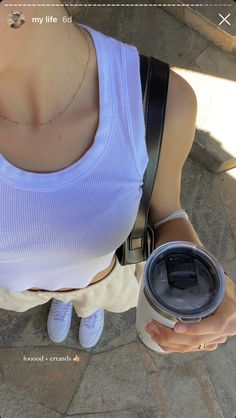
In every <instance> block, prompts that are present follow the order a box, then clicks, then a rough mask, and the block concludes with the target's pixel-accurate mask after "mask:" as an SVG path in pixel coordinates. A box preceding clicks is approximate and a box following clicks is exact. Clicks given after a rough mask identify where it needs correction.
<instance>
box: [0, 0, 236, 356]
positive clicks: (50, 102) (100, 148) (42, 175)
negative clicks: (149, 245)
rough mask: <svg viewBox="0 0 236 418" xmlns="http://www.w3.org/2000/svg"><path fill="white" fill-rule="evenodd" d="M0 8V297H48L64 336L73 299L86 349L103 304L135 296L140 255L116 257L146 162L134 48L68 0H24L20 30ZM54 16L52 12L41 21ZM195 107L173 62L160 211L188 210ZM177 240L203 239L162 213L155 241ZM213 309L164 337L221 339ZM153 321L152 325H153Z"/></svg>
mask: <svg viewBox="0 0 236 418" xmlns="http://www.w3.org/2000/svg"><path fill="white" fill-rule="evenodd" d="M29 3H30V2H29ZM56 3H58V5H59V0H58V2H56ZM53 4H55V1H54V2H53ZM1 8H2V10H1V21H0V25H1V27H0V30H1V34H3V35H2V38H1V40H0V92H1V93H0V150H1V156H0V193H1V206H0V222H1V224H0V226H1V238H0V245H1V258H0V271H1V275H0V307H1V308H2V309H9V310H14V311H17V312H22V311H25V310H27V309H30V308H32V307H34V306H37V305H39V304H43V303H46V302H47V301H49V300H52V303H51V307H50V311H49V315H48V322H47V329H48V333H49V336H50V338H51V339H52V341H54V342H62V341H64V339H65V338H66V337H67V335H68V332H69V329H70V324H71V315H72V308H73V306H74V308H75V311H76V313H77V315H78V317H81V322H80V327H79V341H80V344H81V346H83V347H85V348H90V347H93V346H94V345H95V344H96V343H97V342H98V340H99V338H100V336H101V334H102V330H103V326H104V309H106V310H108V311H111V312H124V311H126V310H128V309H130V308H131V307H134V306H136V304H137V296H138V286H139V281H140V278H141V274H142V270H143V264H144V263H140V264H137V265H131V266H130V265H129V266H124V267H122V266H121V265H120V264H119V262H118V260H117V258H116V256H115V250H116V249H117V248H118V247H119V246H120V245H121V244H122V242H123V241H124V240H125V239H126V237H127V236H128V234H129V232H130V231H131V229H132V226H133V223H134V220H135V218H136V215H137V211H138V206H139V201H140V199H141V195H142V181H143V175H144V172H145V169H146V166H147V163H148V155H147V150H146V144H145V135H144V133H145V126H144V120H143V109H142V97H141V84H140V74H139V57H138V50H137V48H136V47H134V46H132V45H129V44H125V43H122V42H120V41H118V40H116V39H114V38H112V37H109V36H107V35H103V34H102V33H101V32H98V31H96V30H94V29H92V28H90V27H88V26H85V25H82V24H79V23H78V22H77V23H75V22H74V23H75V24H69V23H65V22H64V21H63V16H65V9H64V7H53V6H51V8H50V7H33V6H32V7H25V10H24V11H23V12H24V16H25V20H26V24H25V25H23V27H22V28H21V29H19V30H18V31H11V29H10V28H9V27H8V26H7V25H5V20H4V19H5V18H6V15H7V13H8V11H7V10H5V9H7V7H6V8H4V7H3V6H1ZM51 15H53V16H54V17H56V18H57V23H50V24H49V23H46V16H51ZM2 39H4V42H3V40H2ZM6 43H7V46H8V48H5V45H6ZM196 111H197V105H196V97H195V94H194V92H193V90H192V88H191V87H190V85H189V84H188V83H187V82H186V81H185V80H184V79H183V78H181V77H180V76H179V75H177V74H176V73H175V72H174V71H172V70H171V71H170V79H169V90H168V98H167V109H166V118H165V129H164V135H163V145H162V151H161V157H160V162H159V169H158V178H156V181H155V186H154V190H153V195H152V200H151V208H150V213H151V219H152V220H153V222H157V221H162V220H165V218H166V217H168V215H170V214H172V213H173V214H174V215H173V218H175V212H176V211H177V210H178V209H181V205H180V183H181V170H182V167H183V164H184V162H185V160H186V158H187V156H188V153H189V151H190V149H191V146H192V142H193V138H194V132H195V120H196ZM172 240H187V241H192V242H196V243H200V244H201V242H200V240H199V238H198V237H197V234H196V232H195V230H194V228H193V226H192V225H191V223H190V222H189V221H188V220H187V219H186V218H183V217H182V218H178V219H173V220H171V221H168V222H164V223H162V225H161V226H160V228H159V230H158V238H157V240H156V246H157V245H160V244H161V243H164V242H167V241H172ZM230 298H231V299H230ZM229 299H230V301H231V305H230V306H231V307H232V306H233V309H234V311H236V309H235V306H236V302H235V299H234V297H233V296H232V293H230V295H229V296H228V294H227V297H226V305H227V306H229ZM222 306H223V317H224V315H225V313H226V308H225V304H223V303H222ZM219 312H220V313H221V309H219ZM227 313H228V311H227ZM211 318H212V321H213V322H210V323H209V325H208V321H209V319H205V320H203V321H201V322H202V324H203V325H201V326H202V327H203V328H201V331H202V330H203V331H205V330H207V332H201V334H204V335H199V336H197V337H194V338H193V337H192V336H187V337H186V336H181V335H180V336H179V335H178V334H175V332H174V331H173V330H167V331H166V329H164V327H161V326H160V327H159V329H161V330H162V339H161V346H162V348H163V349H166V350H167V351H180V352H187V351H195V350H197V349H198V348H199V345H200V344H202V343H203V342H205V344H207V346H206V348H205V349H206V350H212V349H215V348H216V347H217V345H218V344H219V343H222V342H225V341H226V335H225V334H223V335H222V333H219V332H218V331H217V332H214V335H207V336H206V335H205V334H212V333H211V332H208V328H207V327H208V326H210V327H212V324H213V325H215V323H214V320H215V321H216V322H217V323H219V322H220V321H219V318H218V316H217V317H214V316H212V317H211ZM220 318H221V317H220ZM223 319H224V318H223ZM204 321H205V322H204ZM224 323H225V321H224ZM204 324H205V325H206V328H205V329H204ZM194 326H196V327H198V326H199V325H198V324H196V325H193V327H194ZM150 327H151V330H152V332H153V333H154V334H155V333H156V332H157V324H156V323H154V322H153V323H152V324H151V325H150ZM194 329H196V330H197V332H199V331H198V330H199V328H194ZM194 329H193V331H194ZM221 331H222V330H221ZM155 335H156V334H155ZM227 335H232V334H227ZM155 338H156V341H157V342H158V341H159V342H160V336H159V339H158V338H157V337H156V336H155Z"/></svg>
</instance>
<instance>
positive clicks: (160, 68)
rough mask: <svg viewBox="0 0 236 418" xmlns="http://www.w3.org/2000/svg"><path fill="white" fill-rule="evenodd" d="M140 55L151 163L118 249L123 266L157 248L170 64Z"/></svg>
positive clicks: (134, 261)
mask: <svg viewBox="0 0 236 418" xmlns="http://www.w3.org/2000/svg"><path fill="white" fill-rule="evenodd" d="M139 57H140V76H141V84H142V96H143V110H144V119H145V126H146V144H147V152H148V157H149V162H148V165H147V168H146V171H145V174H144V178H143V194H142V198H141V200H140V204H139V210H138V214H137V217H136V220H135V223H134V226H133V229H132V231H131V232H130V234H129V236H128V238H127V240H126V241H125V242H124V243H123V244H122V245H121V246H120V247H119V248H118V249H117V251H116V254H117V257H118V259H119V262H120V264H122V265H126V264H135V263H139V262H141V261H145V260H146V259H147V257H148V256H149V255H150V253H151V252H152V251H153V250H154V230H153V228H152V225H151V224H149V223H148V211H149V206H150V200H151V196H152V191H153V186H154V182H155V178H156V173H157V168H158V162H159V156H160V151H161V144H162V136H163V129H164V121H165V110H166V100H167V93H168V83H169V65H168V64H167V63H165V62H163V61H160V60H158V59H156V58H154V57H146V56H144V55H141V54H139Z"/></svg>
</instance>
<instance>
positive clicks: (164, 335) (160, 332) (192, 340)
mask: <svg viewBox="0 0 236 418" xmlns="http://www.w3.org/2000/svg"><path fill="white" fill-rule="evenodd" d="M157 324H158V325H157ZM145 330H146V332H147V333H148V334H149V335H151V336H152V335H156V337H157V338H158V341H159V342H160V344H161V343H163V342H164V343H165V344H166V345H169V344H170V345H171V344H172V345H187V346H190V347H192V346H198V345H200V344H201V343H202V342H206V343H210V342H213V341H215V340H218V339H219V338H220V339H222V338H223V339H225V338H226V337H227V336H226V335H218V334H206V335H204V336H202V335H201V336H199V335H196V336H194V335H186V334H178V333H175V332H174V331H173V329H172V328H167V327H165V326H162V325H161V324H159V323H158V322H157V321H152V323H151V324H150V325H148V327H146V328H145Z"/></svg>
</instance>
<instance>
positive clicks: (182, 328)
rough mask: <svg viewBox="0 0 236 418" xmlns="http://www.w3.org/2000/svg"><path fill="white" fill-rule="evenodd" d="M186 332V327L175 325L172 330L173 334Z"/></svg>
mask: <svg viewBox="0 0 236 418" xmlns="http://www.w3.org/2000/svg"><path fill="white" fill-rule="evenodd" d="M187 330H188V327H187V326H186V325H176V327H175V328H174V331H175V332H186V331H187Z"/></svg>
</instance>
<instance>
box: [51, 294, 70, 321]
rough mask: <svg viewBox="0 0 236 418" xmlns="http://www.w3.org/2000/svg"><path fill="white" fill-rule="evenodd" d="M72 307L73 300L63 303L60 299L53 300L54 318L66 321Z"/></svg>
mask: <svg viewBox="0 0 236 418" xmlns="http://www.w3.org/2000/svg"><path fill="white" fill-rule="evenodd" d="M70 309H71V301H69V302H67V303H62V302H61V301H60V300H57V299H55V300H54V301H53V318H54V319H59V320H62V321H64V320H65V316H66V314H67V313H68V312H69V311H70Z"/></svg>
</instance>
